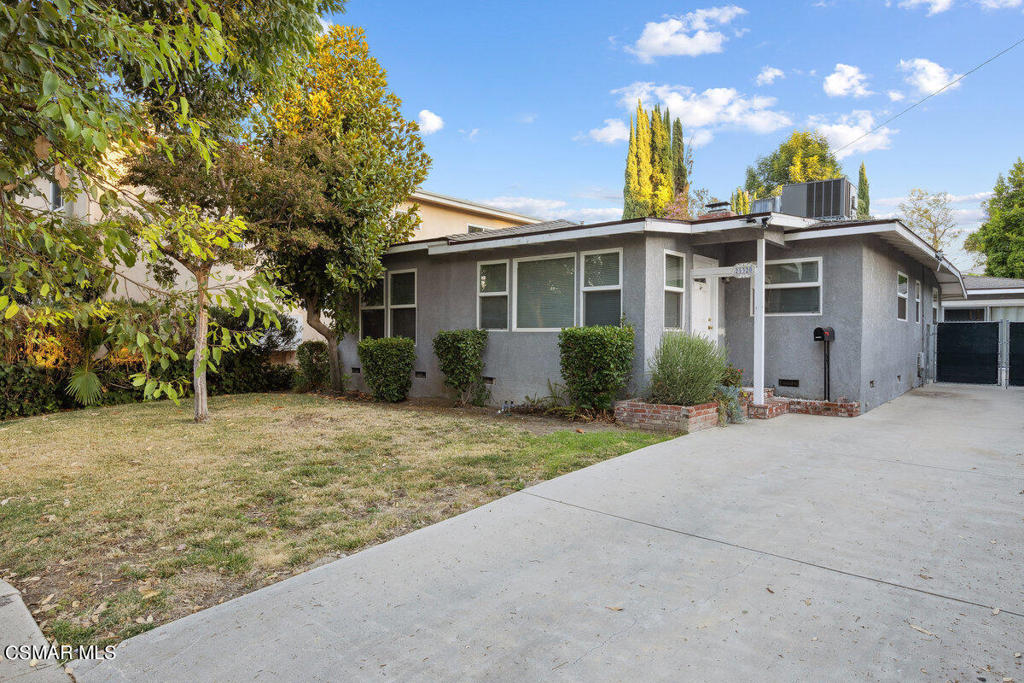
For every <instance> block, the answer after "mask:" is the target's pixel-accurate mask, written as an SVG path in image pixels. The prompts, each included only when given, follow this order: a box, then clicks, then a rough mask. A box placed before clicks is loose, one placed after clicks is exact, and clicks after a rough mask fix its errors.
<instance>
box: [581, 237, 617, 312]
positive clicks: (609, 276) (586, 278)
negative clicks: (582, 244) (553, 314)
mask: <svg viewBox="0 0 1024 683" xmlns="http://www.w3.org/2000/svg"><path fill="white" fill-rule="evenodd" d="M581 256H582V258H583V283H582V287H581V289H582V291H581V294H582V297H583V307H582V314H583V324H584V325H618V324H619V322H620V320H621V319H622V250H621V249H615V250H612V251H591V252H586V251H585V252H583V253H582V254H581Z"/></svg>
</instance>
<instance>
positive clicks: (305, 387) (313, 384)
mask: <svg viewBox="0 0 1024 683" xmlns="http://www.w3.org/2000/svg"><path fill="white" fill-rule="evenodd" d="M295 359H296V360H297V361H298V362H299V370H298V372H297V373H296V375H295V388H297V389H298V390H299V391H316V390H318V389H322V388H324V387H325V386H327V385H328V384H329V383H330V381H331V366H330V361H329V360H328V359H327V342H322V341H304V342H302V343H301V344H299V348H298V349H297V350H296V351H295Z"/></svg>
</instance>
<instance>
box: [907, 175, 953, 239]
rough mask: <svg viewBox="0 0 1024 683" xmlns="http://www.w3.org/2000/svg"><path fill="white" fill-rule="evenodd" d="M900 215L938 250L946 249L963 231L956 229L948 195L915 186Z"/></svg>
mask: <svg viewBox="0 0 1024 683" xmlns="http://www.w3.org/2000/svg"><path fill="white" fill-rule="evenodd" d="M900 214H901V217H902V219H903V222H904V223H905V224H906V226H907V227H908V228H910V229H911V230H913V231H914V232H916V233H917V234H918V235H919V236H920V237H921V238H922V239H924V240H925V241H927V242H928V244H930V245H931V246H932V248H933V249H936V250H940V249H946V248H947V247H948V246H949V245H950V244H951V243H952V242H953V240H954V238H956V237H957V236H958V235H959V234H960V233H961V232H963V231H962V230H961V229H960V228H958V227H956V217H955V215H954V214H953V208H952V207H951V206H950V205H949V194H948V193H946V192H934V193H932V192H928V191H927V190H922V189H920V188H916V187H915V188H914V189H912V190H911V191H910V193H909V194H908V195H907V199H906V200H905V201H903V202H900Z"/></svg>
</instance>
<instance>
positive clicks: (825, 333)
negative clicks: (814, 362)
mask: <svg viewBox="0 0 1024 683" xmlns="http://www.w3.org/2000/svg"><path fill="white" fill-rule="evenodd" d="M835 340H836V331H835V330H833V329H832V328H831V327H815V328H814V341H820V342H825V400H826V401H829V400H831V398H832V396H831V395H832V386H831V385H832V357H831V356H832V354H830V353H829V348H828V347H829V343H830V342H834V341H835Z"/></svg>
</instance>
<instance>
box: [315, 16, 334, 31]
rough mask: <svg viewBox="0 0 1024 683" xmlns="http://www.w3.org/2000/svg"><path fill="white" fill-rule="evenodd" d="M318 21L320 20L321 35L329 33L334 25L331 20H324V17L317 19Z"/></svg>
mask: <svg viewBox="0 0 1024 683" xmlns="http://www.w3.org/2000/svg"><path fill="white" fill-rule="evenodd" d="M317 19H319V20H320V33H327V32H328V31H330V30H331V26H333V25H334V24H332V23H331V22H330V21H329V20H327V19H324V18H323V17H317Z"/></svg>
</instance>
